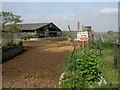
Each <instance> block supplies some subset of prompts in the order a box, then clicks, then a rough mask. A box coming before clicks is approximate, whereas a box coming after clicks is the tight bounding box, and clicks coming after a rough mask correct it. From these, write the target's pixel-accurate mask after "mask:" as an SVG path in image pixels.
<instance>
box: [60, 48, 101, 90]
mask: <svg viewBox="0 0 120 90" xmlns="http://www.w3.org/2000/svg"><path fill="white" fill-rule="evenodd" d="M98 57H99V53H98V51H97V50H94V49H92V50H79V51H77V52H75V53H74V55H73V56H72V58H70V60H69V61H68V62H67V66H66V68H65V70H66V71H71V72H72V71H73V72H74V75H73V76H72V77H70V78H66V79H65V80H63V81H62V84H61V87H63V88H65V87H70V88H84V87H85V86H86V85H87V82H96V81H98V79H99V76H98V73H99V70H98Z"/></svg>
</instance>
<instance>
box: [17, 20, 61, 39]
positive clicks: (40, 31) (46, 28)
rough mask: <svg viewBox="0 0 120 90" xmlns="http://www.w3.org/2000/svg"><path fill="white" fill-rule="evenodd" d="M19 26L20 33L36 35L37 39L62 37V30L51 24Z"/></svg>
mask: <svg viewBox="0 0 120 90" xmlns="http://www.w3.org/2000/svg"><path fill="white" fill-rule="evenodd" d="M19 26H20V30H21V32H22V33H27V34H31V35H37V36H38V37H49V36H55V37H58V36H61V35H62V30H61V29H60V28H58V27H57V26H56V25H55V24H54V23H52V22H51V23H31V24H21V25H19Z"/></svg>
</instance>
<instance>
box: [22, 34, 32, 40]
mask: <svg viewBox="0 0 120 90" xmlns="http://www.w3.org/2000/svg"><path fill="white" fill-rule="evenodd" d="M30 38H34V36H32V35H25V36H23V37H22V39H24V40H27V39H30Z"/></svg>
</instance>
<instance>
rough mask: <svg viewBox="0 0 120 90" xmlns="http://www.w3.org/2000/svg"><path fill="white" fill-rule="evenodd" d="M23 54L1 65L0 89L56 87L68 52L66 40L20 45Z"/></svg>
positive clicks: (69, 48) (29, 42)
mask: <svg viewBox="0 0 120 90" xmlns="http://www.w3.org/2000/svg"><path fill="white" fill-rule="evenodd" d="M23 45H24V47H25V50H26V51H25V52H23V53H22V54H20V55H18V56H16V57H14V58H12V59H10V60H9V61H7V62H4V63H3V64H2V75H3V78H2V79H3V84H2V86H3V88H58V87H59V85H58V83H59V77H60V74H61V73H62V69H61V68H62V63H63V62H64V60H65V58H66V57H67V56H69V55H70V54H71V53H72V50H73V45H72V43H71V42H69V41H61V40H59V41H58V40H56V39H47V38H46V39H39V40H37V41H25V42H23Z"/></svg>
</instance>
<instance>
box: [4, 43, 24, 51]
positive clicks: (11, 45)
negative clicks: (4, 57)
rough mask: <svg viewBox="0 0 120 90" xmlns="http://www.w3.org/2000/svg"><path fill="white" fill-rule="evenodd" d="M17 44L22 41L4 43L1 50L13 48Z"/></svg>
mask: <svg viewBox="0 0 120 90" xmlns="http://www.w3.org/2000/svg"><path fill="white" fill-rule="evenodd" d="M19 45H21V46H22V41H19V42H16V43H7V44H5V45H3V46H2V50H3V51H4V50H9V49H14V48H16V47H18V46H19Z"/></svg>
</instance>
